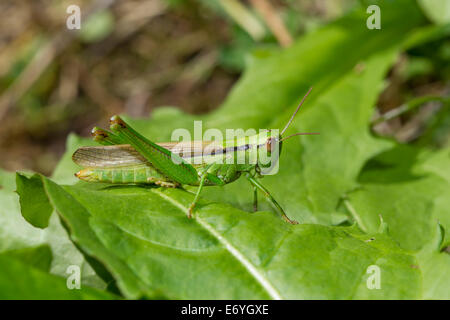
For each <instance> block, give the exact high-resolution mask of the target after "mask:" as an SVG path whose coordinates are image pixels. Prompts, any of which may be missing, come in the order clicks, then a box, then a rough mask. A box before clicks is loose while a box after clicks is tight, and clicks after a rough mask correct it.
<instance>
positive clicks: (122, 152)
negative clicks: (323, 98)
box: [72, 88, 318, 224]
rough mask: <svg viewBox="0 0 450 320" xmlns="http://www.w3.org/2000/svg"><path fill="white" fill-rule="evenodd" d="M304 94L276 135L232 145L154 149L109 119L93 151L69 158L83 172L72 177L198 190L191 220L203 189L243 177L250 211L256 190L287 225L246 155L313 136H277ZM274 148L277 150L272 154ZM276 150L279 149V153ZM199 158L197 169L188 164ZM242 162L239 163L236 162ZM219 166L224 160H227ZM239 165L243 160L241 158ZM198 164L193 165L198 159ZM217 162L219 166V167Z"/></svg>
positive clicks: (190, 144) (172, 145)
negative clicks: (248, 191) (249, 189)
mask: <svg viewBox="0 0 450 320" xmlns="http://www.w3.org/2000/svg"><path fill="white" fill-rule="evenodd" d="M311 89H312V88H310V89H309V90H308V92H307V93H306V95H305V96H304V97H303V99H302V101H301V102H300V104H299V105H298V107H297V109H296V110H295V111H294V113H293V114H292V116H291V118H290V119H289V121H288V122H287V124H286V125H285V127H284V128H283V130H282V131H281V133H280V134H278V131H277V132H276V133H272V132H271V130H267V131H264V132H262V133H259V134H256V135H253V136H250V137H244V138H242V139H237V140H233V141H224V142H223V143H216V142H211V141H206V142H205V141H201V142H198V141H192V142H181V143H180V142H163V143H155V142H152V141H150V140H148V139H146V138H145V137H144V136H142V135H141V134H139V133H138V132H136V131H135V130H134V129H133V128H132V127H130V125H129V124H127V123H126V122H125V121H123V120H122V119H121V118H120V117H119V116H113V117H112V118H111V119H110V130H111V131H107V130H104V129H101V128H98V127H94V129H92V135H93V136H94V140H95V141H97V142H99V143H100V144H102V146H98V147H81V148H79V149H78V150H76V151H75V153H74V154H73V156H72V159H73V161H74V162H75V163H76V164H78V165H80V166H82V167H83V168H84V169H82V170H80V171H79V172H77V173H76V174H75V176H76V177H78V178H79V179H81V180H84V181H92V182H106V183H113V184H154V185H157V186H161V187H171V188H176V187H182V185H191V186H198V189H197V192H196V194H195V197H194V200H193V202H192V204H191V205H190V207H189V209H188V217H189V218H191V216H192V212H193V210H194V207H195V205H196V203H197V201H198V199H199V196H200V193H201V191H202V189H203V187H204V186H223V185H225V184H228V183H231V182H233V181H235V180H236V179H238V178H239V177H240V176H241V175H242V174H244V175H245V177H246V178H247V180H248V181H249V182H250V184H251V185H252V186H253V194H254V200H253V208H254V210H255V211H256V210H257V208H258V198H257V192H258V190H259V191H260V192H262V194H263V195H264V196H265V197H266V198H267V200H268V201H269V202H270V203H271V205H272V206H273V207H274V208H275V210H277V211H279V213H280V214H281V217H282V218H283V219H284V220H285V221H286V222H288V223H291V224H297V223H298V222H297V221H295V220H291V219H290V218H289V217H288V216H287V215H286V213H285V212H284V210H283V209H282V207H281V206H280V205H279V204H278V202H277V201H276V200H275V199H274V198H273V197H272V195H271V194H270V193H269V191H268V190H267V189H266V188H265V187H264V186H263V185H262V184H261V183H260V182H259V181H258V178H260V177H262V175H261V167H262V164H261V161H260V159H259V158H258V157H257V158H256V161H254V163H250V161H248V160H249V158H250V152H254V151H255V150H260V149H261V148H262V149H263V151H265V152H267V153H268V154H270V153H271V152H277V154H276V156H277V158H276V159H277V160H276V161H278V156H279V154H280V152H281V143H282V141H284V140H286V139H289V138H291V137H293V136H297V135H303V134H318V133H296V134H293V135H290V136H288V137H286V138H282V137H281V135H282V134H283V133H284V132H285V131H286V130H287V128H288V127H289V125H290V124H291V123H292V121H293V119H294V117H295V115H296V114H297V112H298V111H299V109H300V107H301V106H302V104H303V102H304V100H305V99H306V97H307V96H308V94H309V93H310V91H311ZM275 146H276V147H277V148H275ZM278 146H279V148H278ZM199 156H201V157H202V158H201V161H200V163H199V162H198V161H193V160H194V159H195V158H196V157H199ZM239 156H243V158H244V159H245V161H244V163H237V162H236V161H235V159H238V158H239ZM230 158H231V160H232V161H231V163H230V161H226V162H224V161H223V160H224V159H228V160H230ZM241 159H242V157H241ZM197 160H198V159H197ZM219 160H220V161H219Z"/></svg>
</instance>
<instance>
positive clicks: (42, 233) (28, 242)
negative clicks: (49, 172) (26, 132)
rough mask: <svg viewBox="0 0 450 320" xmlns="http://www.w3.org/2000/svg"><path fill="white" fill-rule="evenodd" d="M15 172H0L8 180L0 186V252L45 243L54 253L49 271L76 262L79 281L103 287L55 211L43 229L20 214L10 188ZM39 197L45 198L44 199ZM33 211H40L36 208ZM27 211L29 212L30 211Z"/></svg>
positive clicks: (58, 272)
mask: <svg viewBox="0 0 450 320" xmlns="http://www.w3.org/2000/svg"><path fill="white" fill-rule="evenodd" d="M15 176H16V175H15V174H14V173H6V172H2V177H3V178H4V180H3V181H8V188H4V189H0V203H1V206H0V252H5V251H11V250H19V251H20V250H22V249H23V250H26V249H27V248H29V247H35V246H40V245H44V244H48V245H49V246H50V247H51V249H52V253H53V257H54V258H53V260H52V262H51V268H50V272H51V273H53V274H56V275H61V276H66V270H67V268H68V267H69V266H71V265H77V266H79V267H80V268H81V280H82V284H83V285H90V286H94V287H98V288H103V287H105V284H104V282H103V281H102V280H101V279H100V278H99V277H98V276H97V275H96V274H95V272H94V271H93V270H92V268H91V267H90V265H89V264H88V263H87V262H86V261H85V259H84V258H83V255H82V254H81V253H80V252H79V251H78V249H77V248H76V247H75V246H74V244H73V243H72V242H71V241H70V240H69V237H68V235H67V232H66V230H64V228H63V227H62V226H61V224H60V221H59V217H58V216H57V215H52V216H51V217H50V222H49V226H48V227H47V228H46V229H39V228H35V227H33V226H32V225H30V224H29V223H27V222H26V220H25V219H24V218H23V217H22V216H21V212H20V205H19V197H18V195H17V194H16V193H14V192H13V190H14V189H15V180H16V179H15ZM26 181H28V180H26ZM43 200H44V201H45V199H43ZM34 213H35V214H37V215H40V213H39V212H34ZM30 214H32V213H31V212H30ZM32 219H33V218H32Z"/></svg>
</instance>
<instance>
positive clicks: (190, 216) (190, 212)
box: [187, 203, 195, 219]
mask: <svg viewBox="0 0 450 320" xmlns="http://www.w3.org/2000/svg"><path fill="white" fill-rule="evenodd" d="M194 206H195V204H194V203H193V204H191V205H190V206H189V209H188V214H187V217H188V219H191V218H192V211H194Z"/></svg>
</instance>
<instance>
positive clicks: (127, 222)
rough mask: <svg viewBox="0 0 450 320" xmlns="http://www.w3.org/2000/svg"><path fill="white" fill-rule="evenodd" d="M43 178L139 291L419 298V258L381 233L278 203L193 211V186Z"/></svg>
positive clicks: (79, 239)
mask: <svg viewBox="0 0 450 320" xmlns="http://www.w3.org/2000/svg"><path fill="white" fill-rule="evenodd" d="M41 179H42V187H43V188H44V189H45V192H46V194H47V195H48V196H49V199H50V202H51V203H52V204H53V206H54V207H55V209H56V210H57V212H58V213H59V214H60V215H61V218H62V219H63V220H64V221H65V222H66V223H67V225H68V228H69V229H70V230H71V237H72V239H73V240H74V241H75V242H76V243H78V244H79V245H80V247H82V249H83V250H84V251H85V252H87V253H88V254H90V255H92V256H96V257H97V258H98V259H99V261H102V262H103V263H105V266H107V268H108V269H109V271H110V272H111V273H112V274H113V276H114V277H115V278H116V279H117V281H118V285H119V287H120V288H121V290H122V292H123V293H124V294H125V295H126V296H127V297H130V298H136V297H139V296H141V295H144V296H145V295H146V292H145V291H144V288H147V294H149V293H148V290H149V288H154V289H155V290H156V292H161V293H163V294H164V295H166V296H167V297H169V298H177V299H187V298H189V299H206V298H212V297H213V298H222V299H243V298H247V299H249V298H250V299H269V298H270V299H279V298H287V299H302V298H317V299H348V298H355V299H358V298H367V297H372V298H376V297H383V298H416V294H417V293H418V289H419V287H420V274H419V272H418V271H417V270H416V269H414V268H411V265H414V264H416V261H415V258H414V257H413V256H411V255H409V254H408V253H406V252H405V251H403V250H401V249H400V248H398V246H397V245H396V244H395V243H393V242H392V241H391V240H390V239H389V238H387V237H386V236H383V235H381V234H380V235H378V234H377V235H365V234H362V233H361V232H359V231H358V230H357V229H354V228H343V227H326V226H319V225H307V224H304V225H298V226H291V225H288V224H286V223H285V222H283V221H282V220H281V219H279V217H278V216H276V215H274V214H272V213H268V212H265V213H263V212H260V213H257V214H249V213H246V212H243V211H240V210H238V209H235V208H233V207H231V206H228V205H224V204H216V203H208V202H206V201H202V203H201V204H200V205H199V208H198V209H197V210H196V213H195V218H194V219H191V220H189V219H187V217H186V213H187V208H188V206H189V204H190V202H191V201H192V199H193V195H192V194H190V193H188V192H186V191H183V190H178V189H165V190H164V189H160V188H145V187H138V186H102V185H94V186H90V187H85V186H80V185H76V186H63V187H61V186H58V185H57V184H55V183H54V182H52V181H50V180H48V179H47V178H45V177H41ZM261 230H264V232H261ZM373 237H375V240H373V241H370V239H371V238H373ZM373 264H376V265H377V266H379V267H380V268H381V270H384V271H383V274H384V276H383V277H385V278H384V279H385V280H384V281H385V282H383V284H384V287H383V288H382V289H381V290H369V289H368V288H367V286H366V281H367V274H366V270H367V268H368V267H369V266H370V265H373ZM344 266H345V267H344ZM330 270H334V271H333V272H330ZM219 279H227V281H219ZM396 279H401V281H400V282H398V281H397V280H396Z"/></svg>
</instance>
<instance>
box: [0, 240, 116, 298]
mask: <svg viewBox="0 0 450 320" xmlns="http://www.w3.org/2000/svg"><path fill="white" fill-rule="evenodd" d="M49 260H51V252H50V250H49V247H47V246H41V247H36V248H28V249H23V250H20V251H19V250H16V251H8V252H3V253H0V270H1V272H0V299H24V300H26V299H57V300H65V299H74V300H75V299H117V297H115V296H113V295H111V294H109V293H107V292H102V291H99V290H97V289H93V288H89V287H84V286H82V287H81V288H80V289H74V290H70V289H68V287H67V285H66V279H65V278H62V277H58V276H55V275H51V274H48V273H47V272H46V271H45V270H43V268H44V269H45V265H43V263H44V264H48V263H49ZM36 263H37V265H35V264H36Z"/></svg>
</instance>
